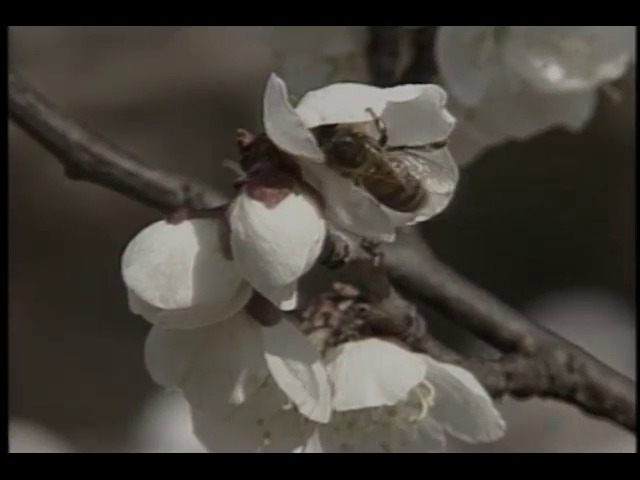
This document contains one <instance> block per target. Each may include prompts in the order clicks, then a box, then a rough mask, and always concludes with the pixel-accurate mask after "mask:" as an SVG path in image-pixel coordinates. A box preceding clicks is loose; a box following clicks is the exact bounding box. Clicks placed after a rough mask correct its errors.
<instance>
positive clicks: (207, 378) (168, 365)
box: [122, 219, 330, 450]
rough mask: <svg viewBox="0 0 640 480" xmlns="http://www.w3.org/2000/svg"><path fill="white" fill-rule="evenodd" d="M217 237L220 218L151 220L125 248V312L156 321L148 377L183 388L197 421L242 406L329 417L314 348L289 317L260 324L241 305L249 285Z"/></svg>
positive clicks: (239, 412)
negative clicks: (272, 323)
mask: <svg viewBox="0 0 640 480" xmlns="http://www.w3.org/2000/svg"><path fill="white" fill-rule="evenodd" d="M222 233H223V228H222V221H221V220H216V219H197V220H187V221H184V222H181V223H180V224H177V225H172V224H169V223H166V222H157V223H154V224H152V225H151V226H149V227H147V228H146V229H144V230H143V231H141V232H140V233H139V234H138V235H137V236H136V237H135V238H134V239H133V240H132V241H131V242H130V243H129V245H128V246H127V248H126V249H125V252H124V254H123V256H122V276H123V279H124V283H125V285H126V287H127V292H128V295H129V301H130V308H131V310H132V311H133V312H135V313H138V314H140V315H141V316H143V317H144V318H145V319H146V320H148V321H149V322H151V323H153V324H154V326H153V328H152V329H151V332H150V333H149V336H148V338H147V342H146V346H145V363H146V366H147V369H148V370H149V372H150V374H151V376H152V378H153V379H154V381H155V382H156V383H158V384H160V385H162V386H164V387H166V388H168V389H179V390H180V391H181V392H182V393H183V394H184V396H185V397H186V399H187V400H188V402H189V404H190V407H191V409H192V414H193V416H194V417H196V418H199V417H200V416H201V415H205V416H206V417H207V418H209V419H211V418H215V419H217V420H219V421H220V422H221V425H224V424H225V422H228V421H233V419H234V418H243V419H246V414H247V412H254V413H256V412H259V413H260V414H261V415H262V414H264V415H266V417H269V418H270V417H271V416H272V415H275V414H279V413H280V412H281V411H282V412H287V411H290V412H291V413H290V414H291V415H294V412H295V415H296V418H298V417H299V416H300V415H303V416H304V417H305V418H308V419H309V420H310V421H311V420H312V421H315V422H326V421H328V419H329V416H330V390H329V383H328V379H327V373H326V371H325V369H324V367H323V366H322V363H321V360H320V356H319V352H318V351H317V349H316V348H315V347H314V346H313V345H312V344H311V342H310V341H309V340H308V339H307V338H306V337H305V336H304V335H303V334H302V333H301V332H300V331H299V330H298V329H297V328H296V327H294V326H293V324H291V323H290V322H289V321H287V320H286V319H283V320H282V321H281V322H279V323H278V324H277V325H275V326H272V327H268V328H267V327H262V326H261V325H260V324H259V323H258V322H256V321H255V320H254V319H253V318H252V317H251V316H250V315H249V314H248V313H246V311H244V310H243V308H244V307H245V305H246V303H247V301H248V300H249V296H250V294H251V287H250V286H249V284H248V283H247V282H246V281H245V280H244V279H243V277H242V276H241V273H240V270H239V269H238V268H236V264H235V262H233V261H232V260H229V259H227V258H226V256H225V254H224V249H223V244H222V243H221V240H220V238H221V234H222ZM265 399H268V401H267V400H265ZM265 402H266V403H265ZM265 405H268V406H265ZM263 406H264V408H267V409H269V408H273V409H274V410H273V411H263V410H261V409H262V407H263ZM243 412H244V413H243ZM256 414H258V413H256ZM266 417H265V418H266ZM254 420H255V421H257V419H254ZM265 428H266V427H265ZM232 430H233V429H232ZM265 432H266V430H265ZM265 434H266V433H265ZM231 438H232V437H229V436H227V435H224V436H222V437H221V438H220V439H219V442H220V445H221V447H220V448H222V449H224V448H229V449H231V450H234V449H235V448H236V447H235V446H234V444H232V443H229V442H231ZM263 440H264V439H263V438H262V437H261V438H260V442H259V444H260V445H261V446H262V445H263V443H264V442H263ZM205 443H206V444H207V445H209V443H208V442H205ZM214 449H215V448H214Z"/></svg>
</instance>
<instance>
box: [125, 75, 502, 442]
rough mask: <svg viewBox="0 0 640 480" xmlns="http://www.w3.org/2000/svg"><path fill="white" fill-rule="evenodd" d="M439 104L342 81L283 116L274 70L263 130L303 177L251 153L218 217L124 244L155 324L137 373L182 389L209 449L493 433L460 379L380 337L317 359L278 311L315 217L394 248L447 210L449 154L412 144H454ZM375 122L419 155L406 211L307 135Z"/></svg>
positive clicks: (462, 374)
mask: <svg viewBox="0 0 640 480" xmlns="http://www.w3.org/2000/svg"><path fill="white" fill-rule="evenodd" d="M446 99H447V98H446V94H445V92H444V91H443V90H442V89H441V88H439V87H437V86H434V85H404V86H399V87H394V88H387V89H381V88H376V87H371V86H367V85H362V84H354V83H339V84H334V85H330V86H328V87H325V88H322V89H320V90H316V91H312V92H309V93H308V94H307V95H305V96H304V97H303V98H302V99H301V101H300V102H299V103H298V105H297V106H296V107H295V108H294V107H293V106H292V105H291V104H290V103H289V98H288V92H287V88H286V86H285V84H284V82H283V81H282V80H281V79H280V78H279V77H277V76H276V75H272V76H271V78H270V79H269V82H268V85H267V88H266V92H265V97H264V126H265V133H266V135H267V138H268V140H269V141H270V142H273V145H275V146H276V147H277V148H278V149H279V150H280V151H281V153H283V154H284V155H286V158H291V159H293V161H294V163H295V165H298V166H299V170H300V172H298V173H296V172H297V170H296V169H297V167H296V166H295V165H294V164H292V165H288V166H287V167H286V168H285V167H282V168H279V167H278V165H280V164H279V163H278V161H280V160H278V161H273V162H269V161H268V159H261V158H260V159H257V161H256V163H253V164H251V166H250V167H247V172H246V175H245V177H244V178H243V179H242V182H241V184H240V186H239V189H238V191H237V194H236V196H235V197H234V198H233V199H232V200H231V202H230V203H229V204H228V205H227V206H226V208H225V213H224V218H222V217H221V216H217V215H216V214H212V215H211V216H210V217H209V218H200V219H190V220H183V221H182V222H180V223H177V224H176V223H169V222H157V223H154V224H152V225H150V226H148V227H147V228H145V229H144V230H142V231H141V232H140V233H139V234H138V235H137V236H136V237H135V238H134V239H133V240H132V241H131V242H130V243H129V245H128V246H127V247H126V249H125V251H124V253H123V255H122V262H121V269H122V277H123V279H124V283H125V285H126V287H127V293H128V298H129V305H130V309H131V310H132V311H133V312H134V313H137V314H139V315H141V316H143V317H144V318H145V319H146V320H148V321H149V322H150V323H152V324H153V327H152V329H151V332H150V333H149V336H148V338H147V342H146V346H145V363H146V366H147V369H148V370H149V372H150V374H151V376H152V378H153V379H154V381H155V382H156V383H158V384H159V385H161V386H163V387H165V388H167V389H173V390H179V391H180V392H181V393H182V395H184V397H185V398H186V400H187V402H188V404H189V409H190V414H191V418H192V422H193V428H194V433H195V434H196V436H197V438H198V439H199V440H200V442H202V444H203V445H204V446H205V447H206V448H207V449H208V450H210V451H215V452H224V451H248V452H258V451H260V452H269V451H298V452H312V451H378V450H379V451H405V450H406V449H407V448H410V449H414V450H415V451H437V450H441V449H442V448H443V446H444V432H449V433H451V434H453V435H455V436H457V437H459V438H463V439H465V440H468V441H489V440H492V439H495V438H497V437H498V436H500V435H501V434H502V432H503V429H504V425H503V423H502V420H501V417H500V415H499V414H498V413H497V411H496V410H495V409H494V407H493V404H492V402H491V400H490V398H489V397H488V395H487V394H486V392H485V391H484V390H483V388H482V387H481V386H480V384H479V383H478V382H477V381H476V380H475V379H474V378H473V376H472V375H470V374H469V373H468V372H466V371H464V370H462V369H460V368H458V367H454V366H450V365H444V364H440V363H438V362H436V361H434V360H432V359H430V358H429V357H427V356H425V355H419V354H416V353H412V352H409V351H407V350H405V349H403V348H401V347H399V346H397V345H395V344H393V343H390V342H387V341H382V340H376V339H368V340H362V341H359V342H353V343H348V344H343V345H340V346H338V347H337V348H335V349H333V350H331V351H329V352H327V353H326V354H325V355H324V356H323V355H322V354H321V351H320V350H319V349H318V348H317V347H316V346H315V345H314V344H313V343H312V342H311V341H310V340H309V338H307V337H306V336H305V335H304V334H303V333H302V332H301V330H300V329H299V328H298V327H297V326H296V325H295V323H294V322H293V321H291V319H289V318H288V317H287V316H286V315H285V314H284V313H282V312H285V311H288V310H293V309H295V308H296V306H297V283H298V280H299V278H300V277H301V276H302V275H303V274H305V273H306V272H307V271H308V270H309V269H310V268H311V267H312V266H313V265H314V263H315V262H316V261H317V258H318V256H319V254H320V251H321V249H322V245H323V242H324V239H325V237H326V234H327V222H328V223H330V224H332V226H333V227H335V228H336V229H337V230H338V231H340V232H342V233H344V234H345V235H347V236H354V237H356V238H366V239H370V240H383V241H392V240H393V239H394V236H395V229H396V228H398V227H402V226H406V225H411V224H414V223H416V222H420V221H423V220H426V219H428V218H430V217H432V216H433V215H436V214H437V213H439V212H440V211H442V210H443V209H444V208H445V207H446V205H447V204H448V203H449V201H450V200H451V197H452V195H453V193H454V190H455V187H456V184H457V180H458V170H457V167H456V164H455V162H454V161H453V160H452V158H451V156H450V154H449V152H448V150H447V149H446V148H444V147H442V148H439V149H434V150H429V151H427V149H426V148H424V147H425V146H426V145H428V144H431V143H434V142H441V143H442V144H444V143H446V140H447V138H448V136H449V135H450V134H451V131H452V129H453V126H454V124H455V120H454V118H453V117H452V116H451V115H450V114H449V113H448V111H447V110H446V108H445V103H446ZM371 112H373V114H374V115H375V116H377V117H380V118H381V119H382V121H383V122H384V125H385V127H386V129H387V132H388V145H390V146H393V147H400V148H401V149H403V151H404V149H410V148H414V149H421V150H420V151H421V152H422V154H423V156H422V157H421V158H423V159H424V161H425V164H426V166H427V169H426V175H424V176H422V177H420V178H419V181H420V188H422V189H423V190H424V192H426V195H425V197H424V198H425V200H424V201H423V202H422V204H421V205H419V206H418V207H417V208H416V210H415V211H412V212H402V213H401V212H398V211H394V210H391V209H390V208H388V207H386V206H385V205H383V204H382V203H380V202H379V201H378V200H377V199H376V198H375V197H374V196H373V194H372V193H370V192H367V191H366V190H365V189H363V188H361V187H359V186H356V185H355V184H354V182H353V181H352V180H351V179H348V178H346V177H342V176H341V175H340V174H338V173H337V172H335V171H334V170H332V169H331V168H330V167H329V165H327V159H326V158H325V154H324V152H323V150H322V149H321V148H320V146H319V144H318V143H317V141H316V138H315V137H314V135H313V134H312V131H311V130H310V129H312V128H314V127H316V126H320V125H330V124H340V123H352V122H371V121H372V117H371ZM268 145H271V144H268ZM247 161H249V160H247ZM314 189H315V192H314V191H313V190H314ZM264 299H266V300H268V302H266V303H264V302H263V303H262V304H261V305H260V308H262V307H264V308H266V309H269V308H270V309H272V310H273V311H275V312H276V313H275V317H276V321H275V322H272V321H271V319H267V320H265V318H261V317H260V313H261V312H260V311H256V305H257V304H258V303H257V302H260V301H262V300H264ZM260 308H258V310H260ZM271 313H273V312H271Z"/></svg>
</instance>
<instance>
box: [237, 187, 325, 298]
mask: <svg viewBox="0 0 640 480" xmlns="http://www.w3.org/2000/svg"><path fill="white" fill-rule="evenodd" d="M254 180H257V182H254ZM264 183H267V182H264ZM269 196H270V198H269ZM273 197H277V198H275V200H274V199H273ZM228 218H229V226H230V230H231V249H232V251H233V258H234V260H235V262H236V265H237V267H238V270H239V271H240V272H241V273H242V275H243V276H244V278H246V279H247V280H248V281H249V282H250V283H251V284H252V285H253V287H254V288H255V289H256V290H257V291H258V292H260V293H261V294H262V295H263V296H264V297H266V298H267V299H268V300H269V301H271V302H272V303H273V304H274V305H275V306H276V307H278V308H279V309H281V310H293V309H295V308H296V305H297V298H298V293H297V291H298V290H297V286H298V279H299V278H300V277H301V276H302V275H303V274H305V273H306V272H308V271H309V270H310V269H311V267H313V265H314V264H315V262H316V260H317V258H318V256H319V255H320V252H321V250H322V246H323V243H324V239H325V236H326V233H327V232H326V224H325V221H324V218H323V217H322V213H321V211H320V207H319V206H318V205H317V204H316V202H315V201H314V200H313V199H312V198H311V197H310V196H309V195H308V194H306V193H304V192H303V191H302V190H300V189H299V188H297V187H296V186H295V185H293V186H291V187H289V188H286V187H280V188H277V187H274V186H273V185H269V186H265V185H264V184H263V183H262V182H261V180H260V179H259V178H258V179H255V178H250V179H249V181H248V183H247V184H246V185H245V186H244V187H243V188H242V190H241V192H240V193H239V195H238V196H237V197H236V198H235V200H234V201H233V202H232V203H231V205H230V207H229V211H228Z"/></svg>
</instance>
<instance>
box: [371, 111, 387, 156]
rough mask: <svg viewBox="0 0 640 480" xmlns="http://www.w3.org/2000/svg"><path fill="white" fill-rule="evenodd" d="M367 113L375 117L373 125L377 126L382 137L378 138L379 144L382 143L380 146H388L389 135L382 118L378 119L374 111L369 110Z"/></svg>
mask: <svg viewBox="0 0 640 480" xmlns="http://www.w3.org/2000/svg"><path fill="white" fill-rule="evenodd" d="M366 111H367V113H368V114H369V115H371V116H372V117H373V123H374V125H375V126H376V129H377V130H378V133H379V134H380V137H379V138H378V143H380V146H382V147H384V146H386V145H387V142H388V141H389V135H388V133H387V126H386V125H385V124H384V122H383V121H382V118H380V117H378V116H377V115H376V114H375V112H374V111H373V109H371V108H367V110H366Z"/></svg>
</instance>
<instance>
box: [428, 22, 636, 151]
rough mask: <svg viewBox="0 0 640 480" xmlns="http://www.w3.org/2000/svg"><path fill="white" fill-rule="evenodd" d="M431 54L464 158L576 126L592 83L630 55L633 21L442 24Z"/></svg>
mask: <svg viewBox="0 0 640 480" xmlns="http://www.w3.org/2000/svg"><path fill="white" fill-rule="evenodd" d="M435 53H436V59H437V62H438V71H439V74H440V75H441V79H442V82H443V84H444V86H445V87H446V88H447V90H448V91H449V93H450V94H451V99H452V102H451V103H452V105H451V109H452V111H453V112H454V114H455V115H456V117H457V118H458V120H459V124H458V126H457V128H456V131H455V132H454V134H453V136H452V142H451V149H452V151H453V153H454V155H455V158H456V160H457V161H458V162H459V163H465V162H467V161H470V160H472V159H473V158H474V157H475V156H477V154H479V153H480V152H481V151H482V150H483V149H485V148H486V147H488V146H490V145H494V144H497V143H501V142H504V141H507V140H509V139H514V140H521V139H525V138H528V137H531V136H533V135H536V134H539V133H541V132H543V131H545V130H548V129H550V128H554V127H564V128H567V129H569V130H571V131H577V130H580V129H581V128H583V127H584V125H585V124H586V123H587V122H588V121H589V119H590V118H591V117H592V115H593V113H594V110H595V106H596V101H597V95H596V93H597V92H596V89H597V88H598V87H600V86H602V85H604V84H606V83H607V82H611V81H613V80H616V79H618V78H620V77H621V76H622V75H623V74H624V73H625V71H626V70H627V68H628V67H629V64H630V63H631V62H632V61H634V60H635V27H633V26H507V27H504V26H502V27H501V26H470V27H459V26H443V27H440V28H439V29H438V33H437V36H436V44H435Z"/></svg>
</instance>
